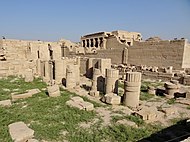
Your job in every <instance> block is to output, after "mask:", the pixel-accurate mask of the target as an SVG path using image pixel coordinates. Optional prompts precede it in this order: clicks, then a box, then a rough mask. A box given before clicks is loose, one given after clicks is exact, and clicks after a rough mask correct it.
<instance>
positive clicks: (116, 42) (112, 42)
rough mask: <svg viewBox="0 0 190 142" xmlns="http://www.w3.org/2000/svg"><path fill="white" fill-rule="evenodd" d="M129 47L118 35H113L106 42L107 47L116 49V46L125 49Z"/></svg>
mask: <svg viewBox="0 0 190 142" xmlns="http://www.w3.org/2000/svg"><path fill="white" fill-rule="evenodd" d="M127 47H128V46H127V45H126V44H125V43H122V42H121V41H120V40H119V39H118V37H116V36H111V37H109V38H107V42H106V48H107V49H115V48H119V49H123V48H127Z"/></svg>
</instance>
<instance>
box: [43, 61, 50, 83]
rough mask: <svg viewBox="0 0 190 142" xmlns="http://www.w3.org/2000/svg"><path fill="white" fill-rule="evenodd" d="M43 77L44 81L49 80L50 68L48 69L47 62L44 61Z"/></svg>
mask: <svg viewBox="0 0 190 142" xmlns="http://www.w3.org/2000/svg"><path fill="white" fill-rule="evenodd" d="M44 63H45V70H44V71H45V73H44V74H45V77H44V81H45V82H49V81H50V69H49V62H48V61H45V62H44Z"/></svg>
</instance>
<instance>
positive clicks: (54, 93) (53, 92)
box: [47, 85, 61, 97]
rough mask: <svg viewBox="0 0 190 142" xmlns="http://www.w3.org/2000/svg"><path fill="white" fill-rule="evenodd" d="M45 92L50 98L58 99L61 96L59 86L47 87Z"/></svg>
mask: <svg viewBox="0 0 190 142" xmlns="http://www.w3.org/2000/svg"><path fill="white" fill-rule="evenodd" d="M47 90H48V94H49V96H50V97H58V96H60V95H61V94H60V90H59V85H53V86H48V87H47Z"/></svg>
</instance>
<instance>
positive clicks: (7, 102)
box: [0, 100, 11, 106]
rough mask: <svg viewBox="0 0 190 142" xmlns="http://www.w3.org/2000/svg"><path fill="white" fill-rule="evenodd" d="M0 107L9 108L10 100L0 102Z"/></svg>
mask: <svg viewBox="0 0 190 142" xmlns="http://www.w3.org/2000/svg"><path fill="white" fill-rule="evenodd" d="M0 106H11V100H3V101H0Z"/></svg>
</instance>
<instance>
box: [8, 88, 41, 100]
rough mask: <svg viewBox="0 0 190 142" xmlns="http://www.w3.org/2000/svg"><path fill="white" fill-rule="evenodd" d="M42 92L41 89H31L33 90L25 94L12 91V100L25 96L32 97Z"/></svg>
mask: <svg viewBox="0 0 190 142" xmlns="http://www.w3.org/2000/svg"><path fill="white" fill-rule="evenodd" d="M40 92H41V91H40V90H39V89H31V90H27V91H26V93H23V94H15V93H12V94H11V97H12V101H15V100H18V99H24V98H29V97H32V96H33V95H34V94H38V93H40Z"/></svg>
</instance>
